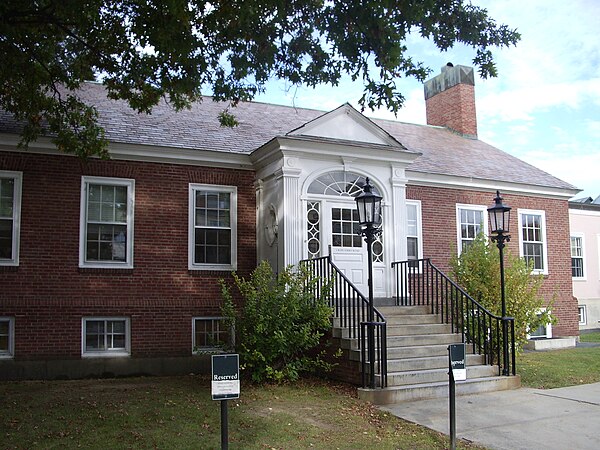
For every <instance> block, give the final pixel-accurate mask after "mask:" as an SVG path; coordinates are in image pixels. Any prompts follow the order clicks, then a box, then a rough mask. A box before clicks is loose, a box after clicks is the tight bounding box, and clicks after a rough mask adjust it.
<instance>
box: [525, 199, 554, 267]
mask: <svg viewBox="0 0 600 450" xmlns="http://www.w3.org/2000/svg"><path fill="white" fill-rule="evenodd" d="M519 241H520V250H521V256H522V257H523V258H525V260H526V261H527V262H528V263H529V264H533V271H534V272H535V273H543V274H547V273H548V257H547V251H546V216H545V213H544V211H530V210H519Z"/></svg>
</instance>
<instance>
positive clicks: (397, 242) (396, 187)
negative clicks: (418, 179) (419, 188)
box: [390, 167, 407, 262]
mask: <svg viewBox="0 0 600 450" xmlns="http://www.w3.org/2000/svg"><path fill="white" fill-rule="evenodd" d="M391 182H392V211H393V212H392V220H393V230H394V249H393V256H392V261H390V262H393V261H405V260H406V258H407V253H406V250H407V249H406V235H407V228H406V225H407V224H406V182H407V179H406V176H405V172H404V169H403V168H398V167H392V178H391Z"/></svg>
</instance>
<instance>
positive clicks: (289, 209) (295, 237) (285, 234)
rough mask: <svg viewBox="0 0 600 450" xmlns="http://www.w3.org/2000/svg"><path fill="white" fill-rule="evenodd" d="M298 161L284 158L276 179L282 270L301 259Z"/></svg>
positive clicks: (301, 241) (301, 218)
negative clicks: (279, 194)
mask: <svg viewBox="0 0 600 450" xmlns="http://www.w3.org/2000/svg"><path fill="white" fill-rule="evenodd" d="M297 166H298V159H297V158H294V157H285V158H284V164H283V167H282V168H281V170H280V172H279V173H278V174H277V178H278V179H281V180H282V181H283V183H282V190H283V192H282V199H281V200H282V201H281V205H282V210H281V217H280V221H279V224H280V225H279V245H280V248H281V249H282V250H283V255H282V258H281V260H280V261H281V264H282V265H281V267H280V268H284V267H286V266H288V265H290V264H294V265H296V264H298V262H299V261H300V260H301V259H302V243H303V242H304V240H303V239H302V228H303V227H302V220H303V218H304V215H303V214H302V210H301V205H302V202H301V200H300V197H301V195H300V183H299V178H300V173H301V172H302V171H301V170H300V169H299V168H298V167H297Z"/></svg>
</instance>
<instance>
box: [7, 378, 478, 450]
mask: <svg viewBox="0 0 600 450" xmlns="http://www.w3.org/2000/svg"><path fill="white" fill-rule="evenodd" d="M355 393H356V389H355V388H353V387H349V386H346V385H341V384H328V383H325V382H322V381H303V382H301V383H296V384H293V385H282V386H263V387H256V386H250V385H244V384H243V385H242V389H241V397H240V399H239V400H229V448H231V449H310V448H318V449H444V448H448V447H449V438H448V437H447V436H444V435H443V434H440V433H437V432H434V431H431V430H429V429H426V428H423V427H419V426H417V425H414V424H412V423H409V422H405V421H403V420H401V419H398V418H396V417H393V416H391V415H389V414H387V413H383V412H381V411H379V410H377V409H376V408H375V407H373V406H371V405H369V404H367V403H363V402H360V401H358V400H357V399H356V398H355ZM0 398H1V399H2V415H1V416H0V439H1V442H2V445H1V446H0V447H2V448H3V449H10V448H27V449H34V448H61V449H65V448H86V449H95V448H97V449H107V448H169V449H178V448H185V449H187V448H189V449H192V448H193V449H219V448H220V442H221V441H220V405H219V402H218V401H213V400H211V398H210V383H209V380H208V379H207V378H206V377H197V376H187V377H161V378H158V377H157V378H128V379H102V380H79V381H52V382H43V381H36V382H3V383H0ZM459 448H471V449H472V448H481V447H476V446H474V445H469V444H468V443H464V442H459Z"/></svg>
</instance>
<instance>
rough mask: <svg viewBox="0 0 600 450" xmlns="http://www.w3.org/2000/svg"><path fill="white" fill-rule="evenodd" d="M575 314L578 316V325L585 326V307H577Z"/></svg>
mask: <svg viewBox="0 0 600 450" xmlns="http://www.w3.org/2000/svg"><path fill="white" fill-rule="evenodd" d="M577 312H578V316H579V325H587V308H586V306H585V305H578V306H577Z"/></svg>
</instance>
